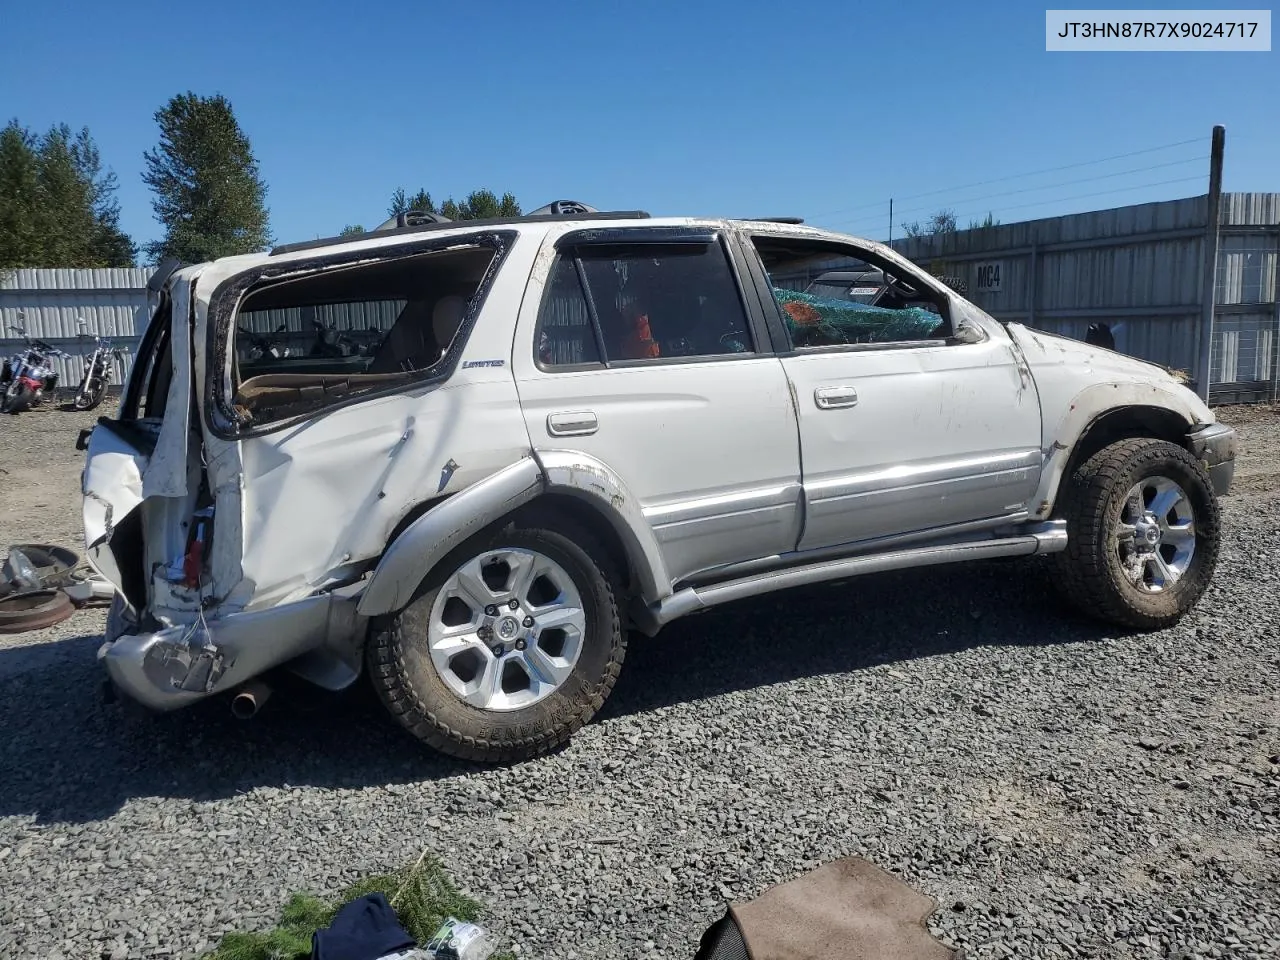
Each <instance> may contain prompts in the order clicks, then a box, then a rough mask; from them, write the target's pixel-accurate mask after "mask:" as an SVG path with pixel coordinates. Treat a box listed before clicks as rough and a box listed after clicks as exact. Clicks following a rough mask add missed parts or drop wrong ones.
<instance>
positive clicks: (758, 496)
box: [644, 483, 801, 528]
mask: <svg viewBox="0 0 1280 960" xmlns="http://www.w3.org/2000/svg"><path fill="white" fill-rule="evenodd" d="M800 490H801V486H800V484H799V483H784V484H774V485H772V486H768V487H755V488H753V489H750V490H736V491H734V492H732V493H726V494H718V495H716V496H711V497H697V498H695V499H692V500H679V501H676V502H674V503H667V504H659V505H655V506H651V507H645V509H644V517H645V519H646V520H648V521H649V523H650V524H652V525H653V526H654V527H655V528H663V527H667V526H673V525H675V524H680V523H687V522H690V521H699V520H708V519H715V518H717V517H722V516H735V515H738V514H744V513H751V512H753V511H757V510H764V509H768V508H770V507H783V506H785V507H794V506H795V504H796V501H797V499H798V498H799V496H800Z"/></svg>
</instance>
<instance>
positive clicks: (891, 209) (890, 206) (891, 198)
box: [889, 197, 893, 243]
mask: <svg viewBox="0 0 1280 960" xmlns="http://www.w3.org/2000/svg"><path fill="white" fill-rule="evenodd" d="M889 242H890V243H893V197H890V198H889Z"/></svg>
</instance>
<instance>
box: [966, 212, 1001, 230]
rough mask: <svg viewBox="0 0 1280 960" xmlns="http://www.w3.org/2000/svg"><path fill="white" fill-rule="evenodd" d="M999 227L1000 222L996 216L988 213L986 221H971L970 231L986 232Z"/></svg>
mask: <svg viewBox="0 0 1280 960" xmlns="http://www.w3.org/2000/svg"><path fill="white" fill-rule="evenodd" d="M998 226H1000V221H999V220H997V219H996V218H995V214H993V213H990V212H988V213H987V217H986V219H985V220H970V221H969V227H968V229H970V230H985V229H987V228H988V227H998Z"/></svg>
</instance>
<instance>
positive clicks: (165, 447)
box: [82, 204, 1235, 761]
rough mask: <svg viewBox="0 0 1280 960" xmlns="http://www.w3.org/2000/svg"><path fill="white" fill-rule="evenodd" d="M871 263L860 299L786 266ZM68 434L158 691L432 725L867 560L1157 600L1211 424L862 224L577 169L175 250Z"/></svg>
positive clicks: (582, 684)
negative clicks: (640, 192) (847, 226)
mask: <svg viewBox="0 0 1280 960" xmlns="http://www.w3.org/2000/svg"><path fill="white" fill-rule="evenodd" d="M831 270H844V271H853V272H867V271H872V270H878V271H880V272H881V273H882V274H883V282H884V285H885V289H884V291H883V292H882V293H881V294H880V295H879V296H878V297H877V298H876V302H875V303H874V304H873V305H868V304H862V303H856V302H851V301H849V300H847V299H835V300H828V299H824V298H823V297H820V296H816V295H814V294H812V293H805V292H804V291H805V290H806V288H807V287H808V286H809V284H810V283H811V282H812V281H813V279H814V278H816V277H818V276H820V275H822V274H823V273H824V272H827V271H831ZM150 294H151V307H150V309H151V317H150V322H149V324H148V326H147V328H146V332H145V334H144V336H143V337H142V341H141V345H140V350H139V354H138V360H137V363H136V365H135V368H134V370H133V372H132V375H131V376H130V378H129V382H128V386H127V389H126V393H125V396H124V400H123V403H122V406H121V410H120V415H119V419H116V420H107V419H103V420H102V421H101V422H100V424H99V426H98V427H96V428H95V429H94V430H93V431H92V434H91V435H90V436H89V437H87V438H82V445H87V448H88V451H89V455H88V458H87V462H86V466H85V471H84V518H85V536H86V545H87V547H88V551H89V554H90V556H91V558H92V561H93V563H94V565H95V566H96V567H97V568H98V569H99V570H100V571H101V572H102V573H103V574H104V575H106V576H107V577H108V578H109V579H111V580H112V581H113V582H114V583H115V584H116V585H117V586H118V588H119V596H118V600H117V603H116V606H115V607H114V608H113V611H112V613H111V616H110V617H109V623H108V629H107V635H106V638H105V642H104V643H103V645H102V648H101V650H100V652H99V657H100V659H101V660H103V662H104V663H105V665H106V668H107V670H108V672H109V675H110V678H111V680H112V682H113V684H114V686H115V687H116V688H119V689H121V690H123V691H124V692H125V693H126V694H128V695H129V696H131V697H132V698H134V699H136V700H138V701H141V702H142V703H144V704H146V705H148V706H150V707H153V708H156V709H161V710H167V709H171V708H175V707H180V706H183V705H184V704H188V703H191V702H193V701H195V700H199V699H201V698H203V697H208V696H210V695H216V694H222V693H224V692H225V693H229V694H231V695H232V700H233V704H234V706H235V708H236V709H237V711H238V712H240V713H242V714H251V713H252V712H253V711H254V710H255V709H256V707H257V705H258V704H259V703H261V700H262V698H263V697H264V696H265V695H266V693H267V692H268V690H269V687H267V686H266V683H267V678H266V677H263V675H264V674H268V672H269V671H272V670H274V669H276V668H286V669H289V670H292V671H293V672H294V673H296V674H300V675H301V676H303V677H306V678H307V679H309V680H311V681H313V682H315V683H317V684H320V685H321V686H323V687H326V688H330V689H341V688H343V687H345V686H347V685H349V684H351V683H353V682H355V681H356V680H357V679H358V678H359V676H360V675H361V674H362V673H366V672H367V673H368V675H369V678H370V680H371V681H372V682H373V684H374V686H375V687H376V688H377V690H378V693H379V694H380V695H381V698H382V700H383V701H384V702H385V704H386V705H387V707H388V708H389V709H390V710H391V712H392V713H393V714H394V715H395V716H396V717H397V718H398V719H399V720H400V722H401V723H403V724H404V725H405V726H406V727H407V728H408V729H409V730H411V731H412V732H413V733H414V734H415V735H416V736H418V737H419V738H420V739H422V740H423V741H425V742H426V743H428V744H430V745H432V746H434V747H437V748H439V749H441V750H444V751H446V752H448V753H452V754H455V755H457V756H460V757H466V758H471V759H477V760H489V761H497V760H508V759H514V758H520V757H527V756H531V755H534V754H537V753H540V752H543V751H546V750H548V749H549V748H551V747H553V746H555V745H556V744H558V743H560V742H562V741H563V740H565V739H566V738H567V737H569V736H570V735H571V734H572V733H573V732H574V731H575V730H576V729H578V728H579V727H580V726H581V725H582V724H584V723H586V722H587V721H588V720H589V719H590V717H591V716H592V715H593V714H594V713H595V712H596V711H597V710H598V709H599V708H600V706H601V704H602V703H603V702H604V699H605V697H607V696H608V694H609V692H610V690H611V689H612V687H613V685H614V681H615V680H616V678H617V676H618V672H619V670H620V668H621V666H622V661H623V654H624V652H625V650H626V645H627V638H628V635H629V634H630V633H632V632H633V631H634V632H639V633H642V634H648V635H652V634H654V633H655V632H656V631H657V630H658V629H659V628H660V627H661V626H662V625H663V624H665V623H667V622H669V621H671V620H673V619H675V618H676V617H680V616H683V615H685V614H688V613H693V612H696V611H699V610H704V609H706V608H708V607H712V606H715V605H717V604H720V603H724V602H727V601H731V600H736V599H738V598H741V597H748V596H753V595H756V594H761V593H764V592H767V591H773V590H779V589H783V588H786V587H790V586H794V585H797V584H809V583H815V582H818V581H823V580H833V579H837V578H839V579H844V578H847V577H849V576H851V575H854V574H860V573H865V572H871V571H880V570H892V569H901V568H905V567H916V566H922V565H926V564H937V563H950V562H955V561H963V560H981V559H985V558H990V557H1009V556H1030V555H1032V554H1056V559H1055V563H1056V574H1055V579H1056V580H1057V582H1058V584H1059V585H1060V586H1061V588H1062V590H1063V592H1064V593H1065V594H1066V596H1067V597H1068V598H1070V599H1071V600H1073V601H1074V602H1075V603H1077V604H1078V605H1079V606H1080V608H1081V609H1082V610H1083V611H1085V612H1086V613H1089V614H1092V615H1095V616H1099V617H1102V618H1105V619H1107V620H1109V621H1112V622H1114V623H1118V624H1122V625H1124V626H1127V627H1133V628H1139V629H1153V628H1158V627H1162V626H1164V625H1167V624H1170V623H1172V622H1173V621H1175V620H1176V619H1177V618H1178V617H1179V616H1181V615H1182V614H1183V613H1184V612H1186V611H1187V610H1188V608H1190V607H1191V606H1192V605H1193V604H1194V603H1195V602H1196V601H1197V600H1198V599H1199V597H1200V596H1201V594H1202V593H1203V591H1204V589H1205V587H1206V585H1207V583H1208V581H1209V578H1210V576H1211V574H1212V571H1213V568H1214V564H1215V560H1216V557H1217V553H1218V544H1219V526H1218V505H1217V500H1216V496H1217V495H1218V494H1221V493H1223V492H1224V491H1225V490H1226V489H1227V486H1228V485H1229V483H1230V481H1231V476H1232V471H1233V463H1234V455H1235V449H1234V448H1235V436H1234V433H1233V432H1232V431H1231V430H1230V429H1229V428H1227V427H1224V426H1221V425H1219V424H1217V423H1215V420H1214V415H1213V414H1212V413H1211V412H1210V411H1209V409H1208V408H1207V407H1206V406H1205V405H1204V404H1203V403H1201V402H1200V401H1199V400H1198V399H1197V397H1196V396H1195V395H1194V394H1193V393H1191V392H1190V391H1189V390H1187V389H1186V388H1185V387H1184V386H1182V385H1181V384H1180V383H1179V382H1178V381H1177V380H1175V379H1174V377H1172V376H1171V375H1169V374H1168V373H1167V372H1166V371H1164V370H1162V369H1161V368H1159V367H1155V366H1152V365H1150V364H1146V363H1142V362H1139V361H1137V360H1133V359H1130V358H1128V357H1124V356H1121V355H1119V354H1116V353H1113V352H1110V351H1107V350H1103V349H1100V348H1097V347H1091V346H1087V345H1085V344H1082V343H1079V342H1076V341H1072V340H1066V339H1062V338H1059V337H1054V336H1049V335H1047V334H1044V333H1039V332H1036V331H1034V330H1030V329H1027V328H1025V327H1022V326H1018V325H1016V324H1008V325H1004V324H1001V323H998V322H996V321H995V320H993V319H992V318H991V317H989V316H987V315H986V314H985V313H983V312H982V311H981V310H979V309H978V308H977V307H975V306H974V305H973V304H971V303H969V302H967V301H966V300H964V299H963V298H961V297H960V296H958V295H957V294H956V293H954V292H953V291H951V290H950V289H948V288H947V286H945V285H944V284H943V283H941V282H939V281H938V280H936V279H935V278H933V277H931V276H929V275H928V274H926V273H924V272H922V271H921V270H919V269H918V268H916V267H915V266H913V265H912V264H910V263H909V262H907V261H906V260H904V259H903V258H902V257H900V256H898V255H897V254H896V253H894V252H893V251H892V250H890V249H888V248H886V247H884V246H882V245H879V244H875V243H869V242H865V241H861V240H857V239H854V238H851V237H846V236H841V235H837V234H833V233H828V232H825V231H821V230H815V229H811V228H808V227H805V226H802V225H799V224H797V223H794V222H780V221H733V220H712V219H699V218H688V219H685V218H679V219H675V218H672V219H650V218H649V217H647V215H645V214H643V213H639V212H623V213H597V212H595V211H591V210H590V209H589V208H583V207H581V206H579V205H575V204H565V205H563V206H558V207H553V208H552V209H550V210H549V211H546V212H542V213H539V214H537V215H531V216H527V217H521V218H515V219H506V220H493V221H471V222H456V223H451V222H429V223H425V224H422V225H418V226H408V227H403V226H402V227H394V226H393V227H392V228H390V229H385V230H379V231H375V232H373V233H368V234H364V235H360V236H357V237H354V238H343V239H331V240H322V241H317V242H314V243H302V244H293V245H290V246H285V247H280V248H278V249H276V250H273V251H272V252H271V253H269V254H261V255H252V256H242V257H233V258H229V259H225V260H220V261H217V262H215V263H207V264H203V265H199V266H185V267H180V268H174V267H173V266H165V267H162V268H161V269H160V270H158V271H157V273H156V274H155V276H154V278H153V281H152V284H151V288H150Z"/></svg>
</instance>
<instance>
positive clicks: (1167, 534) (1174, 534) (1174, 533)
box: [1160, 521, 1196, 552]
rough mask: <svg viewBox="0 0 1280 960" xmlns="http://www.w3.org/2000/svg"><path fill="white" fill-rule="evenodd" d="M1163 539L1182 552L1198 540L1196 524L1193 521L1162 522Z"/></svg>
mask: <svg viewBox="0 0 1280 960" xmlns="http://www.w3.org/2000/svg"><path fill="white" fill-rule="evenodd" d="M1160 533H1161V538H1160V539H1161V540H1162V541H1163V542H1164V543H1167V544H1169V545H1170V546H1172V547H1173V548H1174V549H1176V550H1178V551H1179V552H1181V551H1182V550H1183V549H1185V548H1186V547H1188V546H1191V545H1193V544H1194V543H1195V542H1196V525H1195V523H1194V522H1192V521H1187V522H1186V523H1170V524H1165V523H1162V524H1160Z"/></svg>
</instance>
